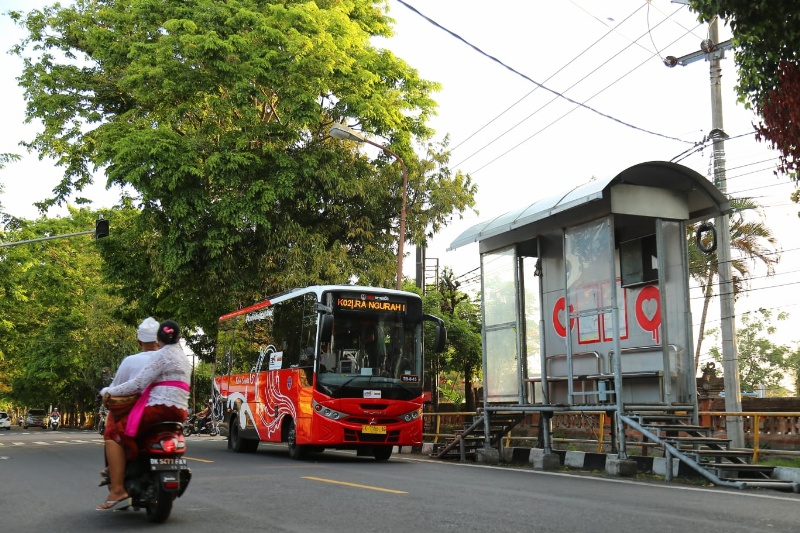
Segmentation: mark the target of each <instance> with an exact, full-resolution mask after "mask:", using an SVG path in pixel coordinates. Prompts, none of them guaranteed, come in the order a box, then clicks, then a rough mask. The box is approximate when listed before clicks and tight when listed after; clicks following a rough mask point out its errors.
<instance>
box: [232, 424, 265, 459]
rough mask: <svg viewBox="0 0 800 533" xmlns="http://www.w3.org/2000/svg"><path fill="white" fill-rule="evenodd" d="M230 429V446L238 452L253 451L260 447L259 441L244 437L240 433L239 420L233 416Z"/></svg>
mask: <svg viewBox="0 0 800 533" xmlns="http://www.w3.org/2000/svg"><path fill="white" fill-rule="evenodd" d="M229 427H230V431H228V448H230V449H231V450H233V451H235V452H236V453H253V452H255V451H256V449H258V441H257V440H253V439H244V438H242V436H241V435H239V421H238V420H236V418H231V422H230V426H229Z"/></svg>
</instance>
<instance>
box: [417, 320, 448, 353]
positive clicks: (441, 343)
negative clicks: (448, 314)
mask: <svg viewBox="0 0 800 533" xmlns="http://www.w3.org/2000/svg"><path fill="white" fill-rule="evenodd" d="M422 320H428V321H430V322H436V332H435V334H434V338H433V351H434V352H435V353H442V352H443V351H444V348H445V346H446V345H447V328H446V327H445V325H444V320H442V319H441V318H439V317H438V316H433V315H427V314H426V315H422Z"/></svg>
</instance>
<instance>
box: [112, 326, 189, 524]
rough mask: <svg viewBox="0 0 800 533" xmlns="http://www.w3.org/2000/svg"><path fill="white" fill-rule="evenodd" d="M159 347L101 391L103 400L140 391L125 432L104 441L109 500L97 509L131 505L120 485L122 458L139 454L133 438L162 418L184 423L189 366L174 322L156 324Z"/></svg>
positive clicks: (123, 464)
mask: <svg viewBox="0 0 800 533" xmlns="http://www.w3.org/2000/svg"><path fill="white" fill-rule="evenodd" d="M157 339H158V343H159V345H160V346H161V348H159V349H158V350H155V351H153V352H150V360H149V361H148V363H147V364H146V365H145V366H144V367H143V368H142V369H141V371H139V373H138V374H137V375H136V376H135V377H134V378H133V379H131V380H129V381H126V382H124V383H120V384H119V385H115V386H113V387H106V388H104V389H103V390H102V391H100V392H101V394H102V395H103V402H104V403H105V402H107V401H108V399H109V398H111V397H116V396H129V395H131V394H137V393H140V394H141V396H140V397H139V400H137V402H136V405H134V407H133V409H131V412H130V414H129V415H128V417H127V422H126V423H125V427H124V431H122V429H123V428H119V430H120V431H118V432H117V434H115V435H113V438H112V439H110V440H106V457H107V459H108V473H109V476H110V479H111V482H110V483H109V494H108V500H106V502H105V503H103V504H102V505H100V506H98V507H97V510H99V511H106V510H115V509H121V508H123V507H124V506H125V504H126V503H127V505H130V501H129V500H130V498H129V496H128V493H127V492H126V491H125V487H124V485H123V482H124V478H125V460H126V457H127V459H128V460H131V459H134V458H135V457H136V455H137V454H138V450H137V449H136V443H135V437H136V435H137V434H138V433H139V432H140V431H141V429H143V428H146V427H148V426H150V425H152V424H155V423H158V422H164V421H173V420H174V421H176V422H183V421H184V420H186V417H187V416H188V409H189V380H190V378H191V372H192V365H191V363H189V359H188V358H187V357H186V354H185V353H184V352H183V349H182V348H181V346H180V344H179V342H178V341H179V340H180V327H179V326H178V324H177V322H175V321H173V320H167V321H164V322H162V323H161V324H160V325H159V327H158V333H157Z"/></svg>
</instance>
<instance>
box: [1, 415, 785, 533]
mask: <svg viewBox="0 0 800 533" xmlns="http://www.w3.org/2000/svg"><path fill="white" fill-rule="evenodd" d="M187 440H188V441H189V442H188V451H187V454H186V455H187V457H188V458H189V460H190V461H189V462H190V465H191V468H192V472H193V478H192V482H191V485H190V486H189V488H188V490H187V491H186V493H185V494H184V495H183V497H182V498H179V499H178V500H177V501H176V502H175V506H174V508H173V511H172V515H171V516H170V519H169V520H168V522H167V523H165V524H161V525H155V524H150V523H148V522H147V520H146V518H145V513H144V511H139V512H135V511H119V512H98V511H95V510H94V507H95V505H97V504H98V503H100V502H102V501H103V500H104V499H105V488H100V487H98V486H97V482H98V480H99V476H98V471H99V470H100V468H101V467H102V465H103V459H102V439H101V437H100V436H99V435H97V434H95V433H93V432H90V431H75V430H69V429H67V430H59V431H49V430H48V431H44V430H39V429H29V430H27V431H24V430H22V429H21V428H17V427H15V428H13V429H12V430H11V431H0V531H3V532H8V533H15V532H17V531H19V532H26V533H30V532H39V531H56V532H59V533H61V532H63V533H68V532H82V533H84V532H92V531H110V530H112V529H113V530H114V531H116V532H119V531H139V530H149V529H151V528H157V529H158V530H159V531H182V532H184V533H185V532H186V531H189V528H190V530H191V531H192V532H193V533H195V532H196V533H205V532H214V533H218V532H219V531H226V532H235V531H253V530H257V531H271V532H302V533H308V532H335V533H338V532H342V533H345V532H347V533H351V532H359V531H361V532H371V531H381V532H386V533H394V532H398V533H400V532H402V533H408V532H414V533H418V532H447V531H459V532H462V531H466V532H471V531H474V532H478V531H480V532H517V531H519V532H526V533H531V532H534V533H548V532H559V533H566V532H581V531H587V532H589V531H591V532H614V533H628V532H631V533H633V532H636V533H640V532H641V531H656V532H663V533H669V532H679V533H688V532H695V531H698V532H699V531H703V532H717V531H719V532H725V533H738V532H742V533H744V532H747V533H752V532H754V531H759V532H763V531H775V532H781V533H783V532H791V531H798V530H800V495H797V494H791V493H782V492H773V491H767V490H746V491H735V490H730V489H721V488H713V487H711V488H707V487H701V486H689V485H683V484H674V483H673V484H667V483H663V482H652V481H634V480H625V479H618V478H603V477H591V476H587V475H585V474H571V473H565V472H559V473H546V472H536V471H533V470H530V469H527V468H506V467H490V466H481V465H473V464H469V465H462V464H457V463H442V462H439V461H431V460H428V459H426V458H421V457H418V456H413V455H406V454H403V455H394V456H393V457H392V459H391V460H389V461H388V462H385V463H378V462H375V461H374V460H373V459H371V458H361V457H356V456H355V455H354V454H353V453H349V452H335V451H331V452H326V453H325V454H322V455H318V456H315V457H314V458H312V459H309V460H306V461H299V462H298V461H292V460H291V459H289V457H288V455H287V452H286V449H285V448H284V447H282V446H263V445H262V446H261V447H260V448H259V450H258V452H257V453H255V454H235V453H233V452H230V451H228V450H227V449H226V442H225V439H224V438H220V437H207V436H202V437H197V436H193V437H190V438H189V439H187Z"/></svg>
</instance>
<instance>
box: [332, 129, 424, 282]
mask: <svg viewBox="0 0 800 533" xmlns="http://www.w3.org/2000/svg"><path fill="white" fill-rule="evenodd" d="M330 134H331V137H333V138H334V139H340V140H345V141H354V142H361V143H366V144H369V145H372V146H374V147H376V148H380V149H381V150H383V151H384V152H386V153H387V154H389V155H391V156H392V157H394V158H395V159H397V162H398V163H400V170H401V173H402V174H403V193H402V203H401V204H400V235H399V236H398V239H397V287H396V288H397V290H398V291H399V290H401V289H402V288H403V255H404V250H403V249H404V248H405V242H406V198H407V196H408V172H407V171H406V164H405V162H404V161H403V158H402V157H400V156H399V155H397V154H396V153H395V152H394V151H392V150H390V149H389V148H387V147H385V146H383V145H382V144H378V143H376V142H373V141H370V140H369V139H367V138H366V137H364V135H363V134H361V132H358V131H356V130H354V129H353V128H349V127H347V126H345V125H343V124H334V125H333V126H331V130H330Z"/></svg>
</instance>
